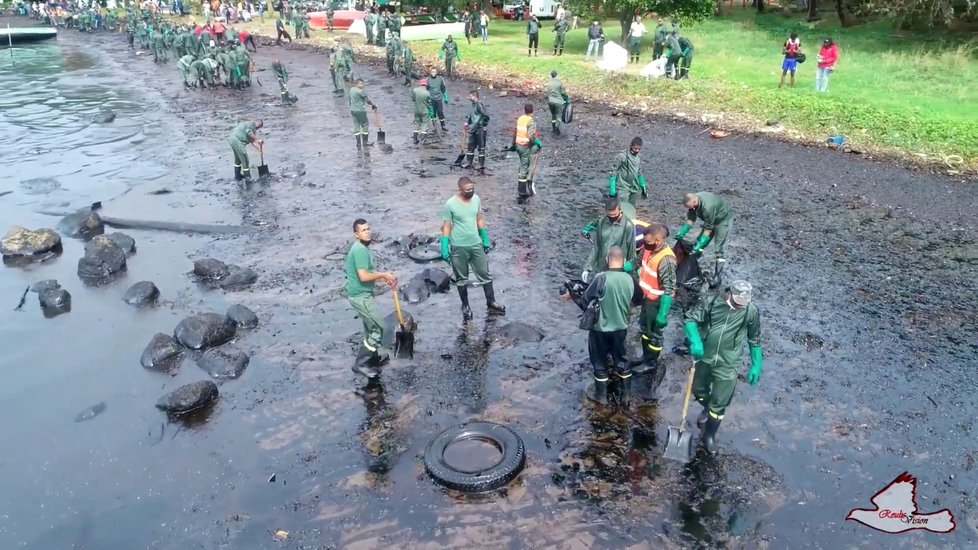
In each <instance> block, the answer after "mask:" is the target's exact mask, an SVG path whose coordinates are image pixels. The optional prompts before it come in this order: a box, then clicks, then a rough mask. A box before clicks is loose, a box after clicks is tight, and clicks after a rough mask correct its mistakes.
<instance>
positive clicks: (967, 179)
mask: <svg viewBox="0 0 978 550" xmlns="http://www.w3.org/2000/svg"><path fill="white" fill-rule="evenodd" d="M238 26H239V27H241V28H246V29H248V30H249V32H251V33H252V34H254V35H255V36H256V37H258V38H260V39H262V40H263V42H262V45H263V46H269V47H271V46H273V44H274V41H275V36H274V35H270V34H268V33H267V32H266V30H265V29H264V28H263V26H262V24H261V23H254V22H252V23H248V24H239V25H238ZM315 32H316V33H317V34H312V35H311V36H310V38H308V39H303V40H304V41H303V42H297V41H293V42H292V43H290V44H289V45H288V47H289V48H292V49H299V50H302V49H305V50H313V51H317V52H320V53H326V51H325V48H327V47H329V43H330V42H338V41H339V40H340V39H341V38H344V37H348V38H350V41H351V45H352V46H353V47H354V51H355V53H356V55H357V63H361V62H362V61H361V60H362V59H364V58H366V59H369V60H370V61H371V64H372V65H384V64H385V63H386V57H385V54H384V53H383V52H382V51H381V50H379V49H378V47H377V46H372V47H369V48H368V47H366V44H365V41H364V38H363V37H362V36H360V35H359V34H349V33H346V32H345V31H337V32H336V33H335V34H334V35H325V36H320V35H318V33H326V32H327V31H325V30H322V29H315ZM265 41H270V43H268V44H266V42H265ZM415 63H416V64H421V65H423V66H425V67H430V66H437V67H438V68H439V72H441V71H442V69H443V67H444V63H443V61H441V60H439V59H438V57H437V56H432V55H428V54H425V53H421V52H418V51H415ZM455 71H456V74H457V76H458V77H459V78H463V79H466V80H469V81H472V82H476V83H479V84H481V85H483V86H485V87H486V88H488V89H489V90H491V91H494V92H497V93H505V94H508V95H509V94H511V95H517V96H519V97H540V96H541V95H542V94H543V88H544V86H545V78H544V76H545V75H541V76H540V77H539V78H537V79H527V78H520V77H519V76H518V75H516V74H513V73H512V72H509V71H507V70H506V69H505V68H500V67H486V66H484V65H481V64H477V65H474V66H473V65H471V64H468V63H460V64H458V65H456V68H455ZM606 76H607V78H609V79H615V78H637V77H635V76H634V75H631V74H628V73H608V74H607V75H606ZM693 93H695V92H689V94H693ZM571 96H572V97H573V98H574V102H575V103H578V104H586V105H590V106H591V107H594V108H605V109H608V110H610V111H611V112H612V113H614V114H613V116H627V117H632V118H648V119H652V120H653V121H654V120H661V121H664V122H674V123H681V124H690V125H694V126H697V127H699V128H701V129H702V130H703V132H704V133H705V132H707V131H710V130H721V131H723V132H728V133H729V135H727V136H724V137H723V138H721V139H738V138H739V137H741V136H752V137H760V138H766V139H772V140H776V141H781V142H785V143H790V144H793V145H799V146H803V147H806V148H811V149H829V150H836V151H838V152H840V153H846V154H852V155H853V156H856V157H862V158H865V159H867V160H870V161H873V162H882V163H888V164H895V165H897V166H900V167H902V168H907V169H911V170H915V171H922V172H925V173H928V174H934V175H941V176H947V177H950V178H952V179H956V180H960V182H961V183H973V182H978V158H974V159H961V162H962V163H961V164H958V163H957V162H956V159H955V157H958V158H960V156H958V155H943V156H939V155H928V154H925V153H914V152H910V151H905V150H902V149H899V148H895V147H886V146H878V145H868V146H865V147H864V146H859V147H857V148H854V147H849V146H848V145H844V146H833V145H830V144H828V143H827V141H826V140H824V139H820V138H817V137H816V136H814V135H812V134H811V133H808V132H804V131H801V130H798V129H788V128H787V127H784V126H783V125H781V124H780V123H778V124H777V125H773V126H772V125H769V124H768V123H767V122H768V121H764V120H759V119H755V118H753V117H750V116H749V115H745V114H741V113H729V112H724V111H719V112H716V111H711V110H710V109H708V108H705V107H703V106H700V105H686V106H685V109H684V110H678V109H677V106H676V104H674V103H661V98H660V97H653V96H635V95H631V96H627V95H615V94H611V93H608V92H602V93H600V94H596V93H590V92H589V91H588V90H587V89H586V88H585V89H584V90H581V89H577V88H575V89H574V90H573V93H572V94H571ZM500 97H504V96H502V95H500ZM636 102H637V103H638V104H639V105H638V106H636V105H635V103H636Z"/></svg>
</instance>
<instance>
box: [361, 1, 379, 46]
mask: <svg viewBox="0 0 978 550" xmlns="http://www.w3.org/2000/svg"><path fill="white" fill-rule="evenodd" d="M363 25H364V27H365V28H366V30H367V44H371V45H372V44H373V43H374V28H375V26H376V25H377V14H376V13H374V9H373V8H370V9H369V10H368V11H367V16H366V17H364V18H363Z"/></svg>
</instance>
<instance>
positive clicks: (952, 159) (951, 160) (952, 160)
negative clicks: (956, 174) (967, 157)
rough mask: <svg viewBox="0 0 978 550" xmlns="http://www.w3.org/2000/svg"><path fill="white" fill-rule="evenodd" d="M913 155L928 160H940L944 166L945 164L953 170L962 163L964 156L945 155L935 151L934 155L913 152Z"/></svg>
mask: <svg viewBox="0 0 978 550" xmlns="http://www.w3.org/2000/svg"><path fill="white" fill-rule="evenodd" d="M915 155H916V156H918V157H920V158H922V159H924V160H926V161H928V162H940V163H942V164H943V165H944V166H947V167H948V169H949V170H954V169H956V168H957V167H958V166H961V165H962V164H964V158H962V157H961V155H946V154H944V153H937V154H936V155H929V154H927V153H915Z"/></svg>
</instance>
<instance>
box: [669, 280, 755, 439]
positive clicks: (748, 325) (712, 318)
mask: <svg viewBox="0 0 978 550" xmlns="http://www.w3.org/2000/svg"><path fill="white" fill-rule="evenodd" d="M752 294H753V288H752V287H751V284H750V283H748V282H747V281H734V282H732V283H731V284H730V286H729V287H728V288H727V291H726V293H724V294H715V295H707V296H705V297H704V298H702V299H701V300H700V301H699V303H697V304H696V306H695V307H693V309H691V310H690V311H689V312H688V313H686V324H685V326H684V329H685V331H686V338H688V339H689V354H690V355H692V356H693V359H695V360H696V364H695V369H696V370H695V374H694V376H693V397H694V398H695V399H696V401H697V402H699V404H700V405H702V406H703V412H702V413H700V416H699V418H698V419H697V420H696V425H697V426H699V427H700V428H701V429H702V432H701V437H702V442H703V446H704V447H705V448H706V450H707V452H709V453H710V454H716V451H717V444H716V434H717V430H718V429H720V421H722V420H723V415H724V412H726V410H727V407H728V406H729V405H730V401H731V400H732V399H733V394H734V390H735V389H736V387H737V363H739V362H740V357H741V354H742V353H743V350H744V341H745V340H746V341H747V344H748V346H749V347H750V370H749V371H747V383H749V384H751V385H754V384H756V383H757V382H758V381H759V380H760V379H761V314H760V312H759V311H758V309H757V306H755V305H754V304H753V303H751V298H752ZM701 334H702V335H703V337H702V338H701V337H700V335H701Z"/></svg>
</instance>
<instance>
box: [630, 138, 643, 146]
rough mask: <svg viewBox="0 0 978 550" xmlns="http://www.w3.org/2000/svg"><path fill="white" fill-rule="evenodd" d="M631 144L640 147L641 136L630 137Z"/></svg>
mask: <svg viewBox="0 0 978 550" xmlns="http://www.w3.org/2000/svg"><path fill="white" fill-rule="evenodd" d="M632 145H638V146H639V147H641V146H642V138H640V137H634V138H632Z"/></svg>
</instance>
